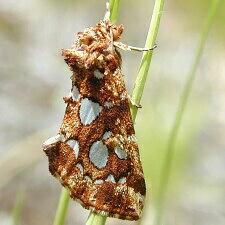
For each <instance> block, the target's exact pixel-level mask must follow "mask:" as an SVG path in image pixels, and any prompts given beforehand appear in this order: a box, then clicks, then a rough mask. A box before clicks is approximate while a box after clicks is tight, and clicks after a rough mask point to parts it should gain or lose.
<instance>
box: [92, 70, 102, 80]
mask: <svg viewBox="0 0 225 225" xmlns="http://www.w3.org/2000/svg"><path fill="white" fill-rule="evenodd" d="M94 76H95V77H96V78H98V79H102V78H103V77H104V74H103V73H101V72H100V71H99V70H95V71H94Z"/></svg>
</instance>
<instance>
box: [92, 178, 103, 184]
mask: <svg viewBox="0 0 225 225" xmlns="http://www.w3.org/2000/svg"><path fill="white" fill-rule="evenodd" d="M103 182H104V181H103V180H101V179H98V180H95V182H94V184H103Z"/></svg>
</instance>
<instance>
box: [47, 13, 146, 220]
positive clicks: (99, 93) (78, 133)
mask: <svg viewBox="0 0 225 225" xmlns="http://www.w3.org/2000/svg"><path fill="white" fill-rule="evenodd" d="M122 32H123V26H122V25H114V24H111V23H110V21H109V11H107V13H106V16H105V18H104V20H102V21H100V22H98V23H97V24H96V25H95V26H94V27H89V28H87V29H85V30H84V31H83V32H79V33H78V39H77V41H76V42H75V43H74V44H73V46H72V47H71V48H70V49H63V50H62V55H63V57H64V60H65V62H66V63H67V64H68V66H69V68H70V70H71V71H72V77H71V80H72V88H71V91H70V94H69V95H68V96H66V97H64V101H65V103H66V104H67V106H66V111H65V115H64V119H63V122H62V125H61V127H60V129H59V132H58V134H57V135H56V136H54V137H52V138H49V139H48V140H47V141H45V142H44V144H43V150H44V152H45V153H46V155H47V156H48V160H49V170H50V173H51V174H52V175H53V176H55V177H56V178H58V180H59V181H60V182H61V184H62V185H63V186H64V187H65V188H67V189H68V190H69V192H70V196H71V198H72V199H74V200H77V201H78V202H80V203H81V205H82V206H83V207H85V208H86V209H89V210H92V211H94V212H97V213H100V214H102V215H105V216H110V217H116V218H120V219H126V220H137V219H139V218H140V216H141V212H142V209H143V206H144V198H145V194H146V186H145V179H144V175H143V170H142V165H141V161H140V156H139V151H138V145H137V140H136V137H135V131H134V127H133V122H132V118H131V112H130V108H129V98H128V93H127V90H126V87H125V83H124V79H123V75H122V72H121V63H122V59H121V55H120V53H119V51H118V49H119V48H122V49H125V50H130V49H134V50H139V49H138V48H133V47H129V46H127V45H124V44H122V43H120V42H119V40H120V38H121V34H122Z"/></svg>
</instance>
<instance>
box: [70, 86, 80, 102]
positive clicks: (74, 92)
mask: <svg viewBox="0 0 225 225" xmlns="http://www.w3.org/2000/svg"><path fill="white" fill-rule="evenodd" d="M71 97H72V99H73V101H77V100H78V99H79V98H80V93H79V90H78V88H77V87H76V86H75V85H74V86H73V88H72V90H71Z"/></svg>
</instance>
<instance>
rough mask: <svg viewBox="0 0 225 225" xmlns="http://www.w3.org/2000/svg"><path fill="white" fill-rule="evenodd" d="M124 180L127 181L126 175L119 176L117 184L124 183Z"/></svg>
mask: <svg viewBox="0 0 225 225" xmlns="http://www.w3.org/2000/svg"><path fill="white" fill-rule="evenodd" d="M126 181H127V178H126V177H121V178H120V179H119V181H118V183H119V184H124V183H126Z"/></svg>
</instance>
